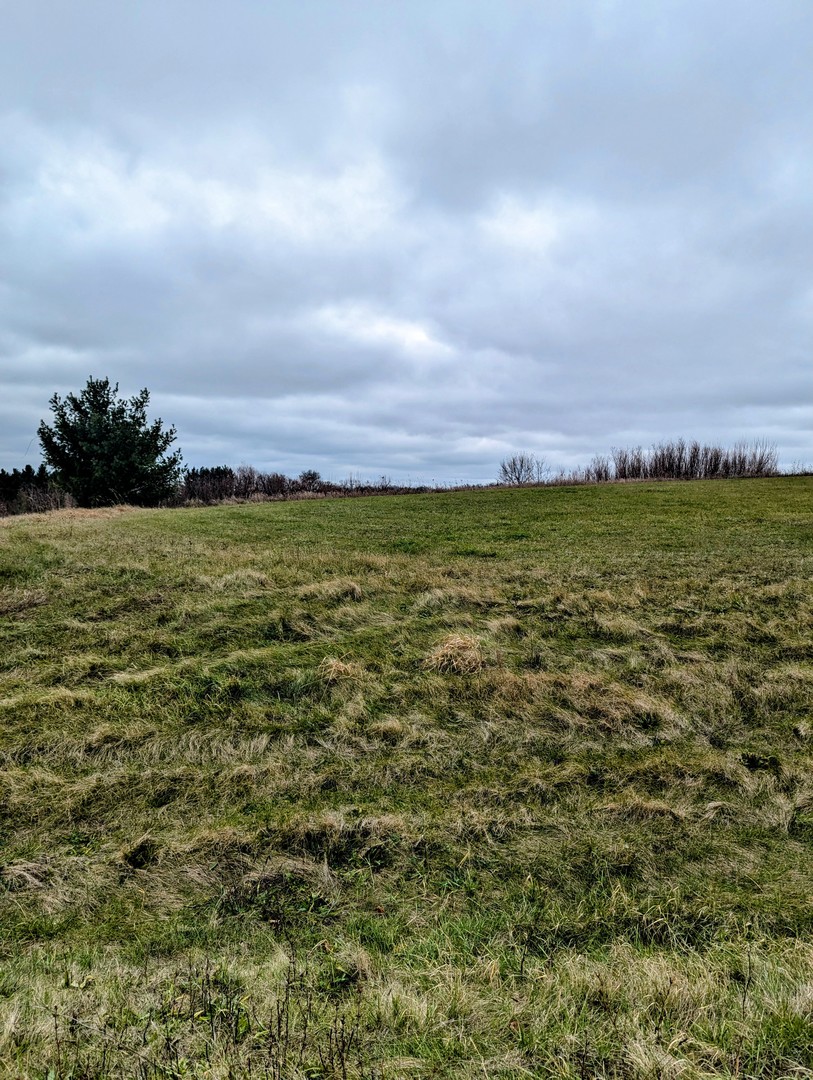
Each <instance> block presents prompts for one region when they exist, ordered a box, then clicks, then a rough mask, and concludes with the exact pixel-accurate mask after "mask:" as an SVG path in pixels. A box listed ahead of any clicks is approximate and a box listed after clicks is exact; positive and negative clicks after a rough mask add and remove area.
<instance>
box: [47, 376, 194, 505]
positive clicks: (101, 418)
mask: <svg viewBox="0 0 813 1080" xmlns="http://www.w3.org/2000/svg"><path fill="white" fill-rule="evenodd" d="M118 390H119V387H118V383H116V385H115V386H111V385H110V380H109V379H93V378H90V379H88V382H87V386H86V387H85V389H84V390H83V391H82V392H81V394H78V395H77V394H67V395H66V397H65V398H64V400H63V399H62V398H60V396H59V395H58V394H54V396H53V397H52V398H51V400H50V403H49V404H50V408H51V412H52V413H53V414H54V418H53V421H52V423H51V425H48V424H46V423H45V421H44V420H43V421H42V422H41V423H40V426H39V428H38V431H37V433H38V435H39V438H40V443H41V444H42V453H43V457H44V458H45V461H46V462H47V464H48V465H49V466H50V468H51V469H52V470H53V474H54V479H55V480H56V482H57V483H58V484H60V486H61V487H63V488H64V489H65V490H66V491H68V492H70V494H71V495H73V497H74V498H75V499H76V501H77V502H78V503H79V505H80V506H105V505H110V504H113V503H123V502H129V503H135V504H136V505H140V506H155V505H156V504H157V503H159V502H162V501H164V500H166V499H169V498H170V497H171V496H172V495H173V493H174V492H175V490H176V487H177V484H178V480H179V478H180V473H181V454H180V451H175V452H174V453H172V454H168V453H167V451H168V449H169V447H170V446H171V445H172V443H174V442H175V438H176V433H175V428H174V427H171V428H169V429H168V430H166V431H165V430H164V429H163V422H162V421H161V419H160V418H159V419H158V420H154V421H152V422H150V421H148V420H147V405H148V404H149V400H150V395H149V391H148V390H146V389H145V390H142V391H141V392H140V393H139V394H136V395H135V397H132V398H130V400H129V401H127V400H125V399H123V398H120V397H119V396H118Z"/></svg>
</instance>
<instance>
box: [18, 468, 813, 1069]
mask: <svg viewBox="0 0 813 1080" xmlns="http://www.w3.org/2000/svg"><path fill="white" fill-rule="evenodd" d="M0 639H1V641H2V648H1V649H0V766H2V772H1V773H0V823H1V824H2V835H1V837H0V840H1V841H2V846H1V847H0V949H1V950H2V951H1V952H0V1077H8V1078H11V1077H15V1078H16V1077H42V1078H50V1080H67V1078H69V1077H71V1078H73V1080H80V1078H82V1080H84V1078H91V1077H108V1076H110V1077H116V1076H122V1077H124V1076H128V1077H129V1076H138V1077H144V1078H159V1077H188V1076H199V1077H210V1076H212V1077H233V1078H243V1077H274V1078H280V1080H281V1078H284V1077H292V1078H293V1077H301V1078H308V1080H316V1078H318V1077H325V1078H327V1077H368V1078H372V1077H377V1078H381V1080H383V1078H390V1077H409V1076H416V1077H484V1076H485V1077H517V1078H519V1077H526V1076H538V1077H561V1078H565V1077H640V1078H653V1080H654V1078H656V1077H660V1078H671V1077H681V1078H695V1077H717V1076H723V1077H743V1078H744V1077H774V1078H779V1077H788V1078H790V1077H794V1078H796V1077H803V1076H807V1077H813V936H812V935H813V480H812V479H811V478H804V477H796V478H779V479H772V480H757V481H730V482H723V481H718V482H705V483H685V484H678V483H674V484H660V485H657V484H641V485H610V486H605V487H582V488H545V489H534V490H517V491H507V490H496V491H483V492H461V493H454V494H451V493H450V494H434V495H425V496H419V495H414V496H405V497H392V498H376V499H355V500H335V501H332V500H325V501H311V502H285V503H269V504H263V505H249V506H222V507H213V508H208V509H203V510H171V511H144V510H140V511H121V510H110V511H95V512H90V511H84V512H79V511H75V512H74V511H64V512H60V513H57V514H54V515H51V516H35V517H29V518H18V519H6V520H4V521H2V522H0Z"/></svg>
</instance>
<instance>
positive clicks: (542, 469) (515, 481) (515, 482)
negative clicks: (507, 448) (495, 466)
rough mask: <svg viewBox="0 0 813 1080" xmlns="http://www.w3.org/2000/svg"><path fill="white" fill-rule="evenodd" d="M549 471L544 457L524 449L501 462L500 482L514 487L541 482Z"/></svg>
mask: <svg viewBox="0 0 813 1080" xmlns="http://www.w3.org/2000/svg"><path fill="white" fill-rule="evenodd" d="M549 471H550V470H549V469H548V466H547V464H546V462H545V459H544V458H538V457H536V455H535V454H530V453H528V452H527V451H525V450H522V451H519V452H518V453H516V454H511V456H510V457H507V458H503V460H502V461H501V462H500V474H499V478H498V483H500V484H508V485H511V486H512V487H523V486H525V485H527V484H541V483H543V482H544V480H545V478H546V476H547V475H548V473H549Z"/></svg>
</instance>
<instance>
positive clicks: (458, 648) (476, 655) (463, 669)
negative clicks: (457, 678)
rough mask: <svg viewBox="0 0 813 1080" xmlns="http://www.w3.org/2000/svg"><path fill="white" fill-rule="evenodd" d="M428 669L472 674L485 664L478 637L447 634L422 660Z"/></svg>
mask: <svg viewBox="0 0 813 1080" xmlns="http://www.w3.org/2000/svg"><path fill="white" fill-rule="evenodd" d="M423 666H424V667H425V668H426V669H427V670H428V671H439V672H442V673H444V674H450V675H474V674H476V673H477V672H478V671H482V669H483V667H484V666H485V657H484V656H483V647H482V644H481V642H480V639H479V638H477V637H475V636H474V635H473V634H449V635H448V637H445V638H444V639H443V641H441V642H439V643H438V644H437V645H436V646H435V648H434V649H432V651H431V652H430V653H429V655H428V656H427V657H426V659H425V660H424V662H423Z"/></svg>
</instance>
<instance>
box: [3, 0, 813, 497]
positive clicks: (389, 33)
mask: <svg viewBox="0 0 813 1080" xmlns="http://www.w3.org/2000/svg"><path fill="white" fill-rule="evenodd" d="M3 24H4V25H3V34H2V37H0V379H1V380H2V381H1V383H0V385H2V397H0V465H4V466H6V467H9V468H10V467H12V466H15V465H21V464H22V463H23V462H24V461H26V460H33V461H36V460H37V444H36V437H35V432H36V426H37V422H38V420H39V419H40V418H41V417H43V416H45V415H46V414H47V401H48V398H49V397H50V395H51V394H52V393H53V392H54V391H55V390H58V391H60V392H65V391H67V390H76V389H79V388H80V387H81V386H82V385H84V382H85V379H86V378H87V376H88V375H91V374H93V375H95V376H100V377H101V376H105V375H107V376H109V377H110V378H111V379H113V380H117V381H118V382H119V383H120V385H121V389H122V390H123V391H124V392H126V393H128V394H130V393H133V392H135V391H136V390H137V389H139V388H140V387H142V386H147V387H149V388H150V390H151V391H152V401H153V406H154V411H155V412H156V413H160V414H161V415H162V416H163V417H164V418H165V420H167V421H168V422H172V423H174V424H175V425H176V426H177V428H178V433H179V442H180V444H181V446H182V448H183V450H184V455H185V458H186V460H187V462H188V463H189V464H195V465H202V464H216V463H220V462H223V463H230V464H238V463H239V462H241V461H245V462H251V463H253V464H255V465H257V466H259V467H262V468H268V469H279V470H282V471H285V472H289V473H296V472H298V471H300V470H301V469H303V468H305V467H315V468H318V469H320V470H321V471H322V472H323V473H324V474H325V475H327V476H331V477H333V478H335V479H340V478H342V477H343V476H346V475H347V474H348V473H351V472H352V473H355V474H360V475H361V476H374V475H378V474H380V473H382V472H383V473H387V474H389V475H391V476H392V477H393V478H398V479H401V478H404V479H405V478H407V477H410V478H412V479H413V480H432V479H436V480H438V481H462V480H475V481H477V480H490V479H492V478H493V477H494V476H495V473H496V467H497V463H498V461H499V460H500V458H501V457H502V456H503V455H504V454H505V453H506V452H508V451H511V450H513V449H518V448H525V449H529V450H532V451H535V452H537V453H541V454H543V455H545V456H546V457H547V458H548V460H549V461H550V462H551V463H552V464H554V465H560V464H561V465H573V464H578V463H580V462H583V461H585V460H586V459H587V458H589V457H590V456H591V454H592V453H593V452H597V451H602V452H603V451H606V450H607V449H608V448H609V447H610V446H612V445H628V444H635V443H644V444H646V443H649V442H651V441H653V440H654V439H658V438H661V437H670V436H674V435H681V434H682V435H686V436H689V437H698V438H700V439H702V440H711V439H714V440H721V441H728V442H730V441H734V440H735V439H737V438H753V437H756V436H765V437H767V438H769V439H771V440H773V441H775V442H776V443H777V444H778V446H779V448H780V452H781V458H782V461H783V463H784V464H785V465H786V466H790V465H791V464H792V463H794V462H798V461H811V460H813V451H812V450H811V437H810V432H811V429H812V428H813V423H812V421H813V395H812V394H811V391H813V372H811V364H810V344H811V321H812V320H811V314H812V313H813V267H812V266H811V258H810V251H811V247H810V242H811V238H812V237H813V230H812V229H811V224H812V222H811V218H813V215H812V214H811V190H813V189H811V185H810V181H811V156H812V155H811V146H810V140H809V132H808V130H807V128H808V125H809V120H810V115H811V108H810V107H811V102H812V101H813V86H812V85H811V74H810V70H809V63H808V53H809V49H810V45H811V43H813V6H811V5H810V3H809V2H808V0H799V2H792V0H776V2H775V3H771V4H763V3H755V2H754V3H751V2H745V3H743V2H742V0H737V2H736V3H735V2H727V0H721V2H718V3H714V4H709V3H707V2H705V0H702V2H700V0H698V2H690V0H685V2H676V3H669V2H665V3H659V4H651V3H648V2H647V3H644V2H634V0H627V2H623V3H622V2H614V0H595V2H594V3H580V2H573V3H567V4H562V3H559V2H558V0H557V2H548V3H544V2H542V3H540V2H530V0H528V2H521V0H506V2H505V3H499V4H495V3H493V0H488V2H477V0H465V2H463V0H460V2H455V0H441V2H440V3H428V2H427V3H424V2H421V0H403V2H394V3H387V4H382V3H375V2H373V0H368V2H358V3H352V2H350V3H348V2H342V3H339V2H338V0H336V2H333V3H325V2H319V0H314V2H310V3H307V4H303V3H301V2H295V3H294V2H292V3H277V4H273V5H271V4H269V5H262V4H255V3H249V2H247V0H238V2H233V3H228V4H227V3H225V2H222V0H221V2H217V3H214V2H201V0H194V2H193V0H188V2H186V0H166V2H165V0H161V2H158V0H147V2H144V3H139V4H128V5H119V4H110V3H108V2H107V0H98V2H90V0H78V2H77V0H75V2H71V3H68V2H61V0H26V2H25V3H23V2H20V0H14V2H11V3H9V4H7V5H4V10H3ZM32 440H33V443H32Z"/></svg>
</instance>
